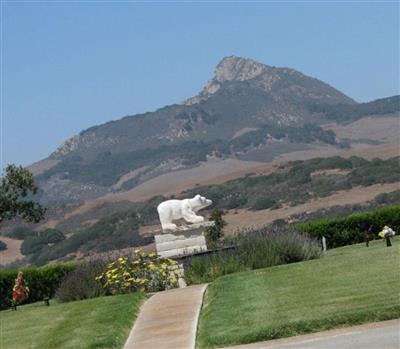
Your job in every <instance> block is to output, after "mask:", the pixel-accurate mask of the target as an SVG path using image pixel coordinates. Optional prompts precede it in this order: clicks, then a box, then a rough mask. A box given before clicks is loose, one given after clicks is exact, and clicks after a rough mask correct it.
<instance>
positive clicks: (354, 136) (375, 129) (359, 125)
mask: <svg viewBox="0 0 400 349" xmlns="http://www.w3.org/2000/svg"><path fill="white" fill-rule="evenodd" d="M324 128H325V129H328V130H332V131H334V132H335V133H336V135H337V137H338V138H341V139H350V140H358V139H368V140H370V141H381V142H387V143H397V144H399V140H400V138H399V134H400V118H399V117H398V116H394V114H393V116H388V117H373V116H371V117H367V118H363V119H360V120H357V121H355V122H352V123H351V124H348V125H340V124H329V125H325V126H324Z"/></svg>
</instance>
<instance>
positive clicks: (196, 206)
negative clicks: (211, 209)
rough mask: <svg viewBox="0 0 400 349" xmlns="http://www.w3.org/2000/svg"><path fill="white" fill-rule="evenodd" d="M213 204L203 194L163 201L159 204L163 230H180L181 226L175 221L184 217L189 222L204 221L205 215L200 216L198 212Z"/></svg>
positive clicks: (158, 208) (158, 209)
mask: <svg viewBox="0 0 400 349" xmlns="http://www.w3.org/2000/svg"><path fill="white" fill-rule="evenodd" d="M211 204H212V201H211V200H208V199H206V198H205V197H204V196H201V195H196V196H195V197H194V198H192V199H184V200H167V201H163V202H162V203H161V204H159V205H158V206H157V211H158V215H159V217H160V222H161V226H162V229H163V231H165V230H172V231H175V230H179V227H178V226H177V225H176V224H174V223H173V221H176V220H179V219H182V218H183V219H184V220H185V221H186V222H188V223H201V222H204V217H202V216H198V215H197V214H196V212H197V211H199V210H201V209H202V208H205V207H207V206H210V205H211Z"/></svg>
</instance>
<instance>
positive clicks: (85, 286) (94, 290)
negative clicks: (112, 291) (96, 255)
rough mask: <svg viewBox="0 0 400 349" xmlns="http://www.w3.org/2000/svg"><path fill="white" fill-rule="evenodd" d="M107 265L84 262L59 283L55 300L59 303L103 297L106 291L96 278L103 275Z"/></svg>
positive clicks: (100, 261) (96, 262) (97, 262)
mask: <svg viewBox="0 0 400 349" xmlns="http://www.w3.org/2000/svg"><path fill="white" fill-rule="evenodd" d="M106 267H107V263H106V262H105V261H102V260H95V261H91V262H84V263H82V264H79V265H78V266H77V268H76V269H75V270H73V271H72V272H70V273H69V274H68V275H67V276H66V277H65V278H64V280H63V281H62V282H61V284H60V287H59V288H58V290H57V292H56V298H57V299H59V300H60V301H61V302H71V301H76V300H80V299H87V298H95V297H100V296H104V295H105V294H106V290H105V289H104V287H103V285H102V283H101V282H100V281H99V280H96V277H97V276H98V275H99V274H101V273H103V272H104V270H105V269H106Z"/></svg>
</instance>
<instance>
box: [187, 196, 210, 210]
mask: <svg viewBox="0 0 400 349" xmlns="http://www.w3.org/2000/svg"><path fill="white" fill-rule="evenodd" d="M189 200H190V207H191V208H192V210H193V211H194V212H197V211H199V210H201V209H202V208H205V207H207V206H210V205H211V204H212V203H213V202H212V200H209V199H206V198H205V197H204V196H201V195H199V194H197V195H196V196H195V197H194V198H192V199H189Z"/></svg>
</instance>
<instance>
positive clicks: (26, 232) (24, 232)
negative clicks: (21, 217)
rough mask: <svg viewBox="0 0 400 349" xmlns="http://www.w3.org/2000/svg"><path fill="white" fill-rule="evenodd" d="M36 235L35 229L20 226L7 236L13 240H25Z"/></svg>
mask: <svg viewBox="0 0 400 349" xmlns="http://www.w3.org/2000/svg"><path fill="white" fill-rule="evenodd" d="M35 234H36V232H35V231H34V230H33V229H31V228H28V227H23V226H19V227H16V228H15V229H14V230H13V231H12V232H10V233H8V234H7V236H8V237H10V238H13V239H18V240H25V239H26V238H27V237H29V236H33V235H35Z"/></svg>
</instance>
